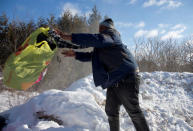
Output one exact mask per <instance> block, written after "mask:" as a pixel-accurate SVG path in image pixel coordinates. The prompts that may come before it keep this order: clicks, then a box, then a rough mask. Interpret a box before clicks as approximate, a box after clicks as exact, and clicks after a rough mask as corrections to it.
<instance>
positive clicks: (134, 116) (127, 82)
mask: <svg viewBox="0 0 193 131" xmlns="http://www.w3.org/2000/svg"><path fill="white" fill-rule="evenodd" d="M139 84H140V76H139V75H138V74H135V76H134V77H132V78H131V77H130V76H128V77H126V78H124V79H122V80H121V81H120V82H118V83H116V84H115V85H113V86H112V87H110V88H108V89H107V99H106V106H105V111H106V114H107V116H108V121H109V126H110V131H119V128H120V127H119V110H120V106H121V105H123V106H124V108H125V109H126V111H127V113H128V114H129V116H130V117H131V120H132V122H133V124H134V126H135V129H136V130H137V131H149V127H148V124H147V122H146V120H145V117H144V115H143V113H142V111H141V109H140V107H139V100H138V93H139Z"/></svg>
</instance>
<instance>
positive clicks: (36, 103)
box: [1, 72, 193, 131]
mask: <svg viewBox="0 0 193 131" xmlns="http://www.w3.org/2000/svg"><path fill="white" fill-rule="evenodd" d="M140 75H141V76H142V84H141V87H140V94H139V100H140V105H141V108H142V110H143V112H144V114H145V117H146V119H147V121H148V123H149V125H150V130H152V131H168V130H169V131H193V112H192V111H193V101H192V100H193V74H191V73H167V72H154V73H141V74H140ZM105 94H106V90H102V89H101V88H100V87H95V86H94V84H93V79H92V76H91V75H90V76H88V77H86V78H83V79H80V80H79V81H77V82H75V83H73V84H72V85H71V86H70V87H69V88H67V89H65V90H64V91H59V90H49V91H46V92H44V93H42V94H40V95H38V96H35V97H34V98H32V99H31V100H29V101H28V102H27V103H25V104H23V105H20V106H16V107H14V108H12V109H10V110H8V111H6V112H3V113H1V115H5V114H9V116H8V117H9V121H8V126H7V127H6V128H5V129H4V130H5V131H9V130H11V131H39V130H44V131H60V130H61V131H62V130H65V131H107V130H109V126H108V121H107V116H106V114H105V111H104V105H105ZM37 112H43V113H44V114H45V115H47V116H53V117H54V118H55V119H57V120H60V121H62V124H61V123H59V122H57V121H56V120H55V119H52V120H49V119H46V118H44V119H40V118H39V117H38V115H37ZM120 118H121V119H120V124H121V131H134V130H135V129H134V127H133V124H132V122H131V120H130V118H129V117H128V115H127V113H126V111H125V110H124V108H123V107H122V108H121V112H120Z"/></svg>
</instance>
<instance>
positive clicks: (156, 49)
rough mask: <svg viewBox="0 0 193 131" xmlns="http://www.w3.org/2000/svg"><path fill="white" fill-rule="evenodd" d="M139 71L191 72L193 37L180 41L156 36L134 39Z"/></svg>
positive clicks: (192, 68)
mask: <svg viewBox="0 0 193 131" xmlns="http://www.w3.org/2000/svg"><path fill="white" fill-rule="evenodd" d="M134 54H135V58H136V59H137V61H138V63H139V67H140V71H147V72H152V71H168V72H193V38H189V39H186V40H182V41H177V40H174V39H168V40H166V41H163V40H161V39H160V38H159V37H158V38H153V39H146V40H144V39H138V40H135V49H134Z"/></svg>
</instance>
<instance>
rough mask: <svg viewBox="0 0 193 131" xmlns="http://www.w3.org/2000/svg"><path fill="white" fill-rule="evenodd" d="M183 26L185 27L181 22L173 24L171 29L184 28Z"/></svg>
mask: <svg viewBox="0 0 193 131" xmlns="http://www.w3.org/2000/svg"><path fill="white" fill-rule="evenodd" d="M185 28H186V26H185V25H183V24H177V25H175V26H173V27H172V28H171V29H172V30H177V29H185Z"/></svg>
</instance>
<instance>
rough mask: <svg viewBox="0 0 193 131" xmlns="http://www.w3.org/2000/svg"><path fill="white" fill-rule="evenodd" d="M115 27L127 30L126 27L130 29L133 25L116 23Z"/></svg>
mask: <svg viewBox="0 0 193 131" xmlns="http://www.w3.org/2000/svg"><path fill="white" fill-rule="evenodd" d="M115 25H116V26H117V27H120V28H128V27H132V26H133V23H129V22H116V23H115Z"/></svg>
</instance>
